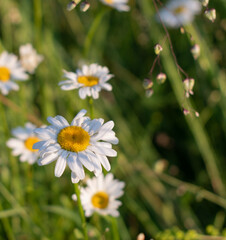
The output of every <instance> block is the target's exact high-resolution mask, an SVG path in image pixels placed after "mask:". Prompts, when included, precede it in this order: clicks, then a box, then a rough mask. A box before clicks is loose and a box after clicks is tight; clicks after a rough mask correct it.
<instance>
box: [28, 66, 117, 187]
mask: <svg viewBox="0 0 226 240" xmlns="http://www.w3.org/2000/svg"><path fill="white" fill-rule="evenodd" d="M96 68H97V66H96V65H93V67H92V71H95V69H96ZM87 71H88V70H87ZM85 114H86V110H81V111H80V112H79V113H78V114H77V115H76V116H75V117H74V119H73V120H72V122H71V124H70V125H69V123H68V122H67V120H66V119H65V118H63V117H62V116H56V117H49V118H48V121H49V123H50V124H51V125H49V126H47V127H45V128H38V129H36V130H35V133H36V134H37V136H38V137H39V136H40V137H42V140H44V141H40V142H37V143H35V144H34V145H33V149H38V150H39V152H38V153H39V160H38V163H39V165H46V164H49V163H51V162H53V161H55V160H57V163H56V166H55V175H56V176H57V177H60V176H61V175H62V174H63V171H64V169H65V167H66V164H68V166H69V168H70V170H71V171H72V174H71V180H72V182H73V183H75V182H78V181H79V180H81V179H84V178H85V171H84V167H85V168H87V169H88V170H89V171H91V172H94V174H95V175H96V176H99V175H100V174H101V173H102V165H103V167H104V168H105V169H106V170H108V171H109V170H110V168H111V166H110V164H109V161H108V159H107V156H110V157H113V156H116V155H117V152H116V151H115V150H113V149H112V143H116V142H117V141H116V140H117V138H116V137H115V133H114V132H113V130H112V128H113V127H114V123H113V121H109V122H107V123H106V124H104V120H103V119H101V118H100V119H94V120H91V119H90V118H89V117H86V116H85ZM103 124H104V125H103ZM105 134H106V136H105ZM107 135H108V136H107ZM98 136H99V138H98ZM105 137H106V139H109V141H108V140H103V139H104V138H105ZM100 138H102V139H100ZM99 140H101V141H99ZM101 164H102V165H101Z"/></svg>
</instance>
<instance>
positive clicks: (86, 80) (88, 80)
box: [78, 76, 99, 87]
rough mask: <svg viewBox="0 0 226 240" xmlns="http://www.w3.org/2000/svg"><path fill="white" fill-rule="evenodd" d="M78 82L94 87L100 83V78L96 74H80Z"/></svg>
mask: <svg viewBox="0 0 226 240" xmlns="http://www.w3.org/2000/svg"><path fill="white" fill-rule="evenodd" d="M78 82H79V83H82V84H84V86H85V87H92V86H95V85H97V84H98V82H99V78H98V77H94V76H78Z"/></svg>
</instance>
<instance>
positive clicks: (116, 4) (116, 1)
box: [100, 0, 130, 12]
mask: <svg viewBox="0 0 226 240" xmlns="http://www.w3.org/2000/svg"><path fill="white" fill-rule="evenodd" d="M100 1H101V2H102V3H104V4H105V5H108V6H110V7H113V8H115V9H117V10H118V11H120V12H121V11H125V12H127V11H129V10H130V7H129V6H128V5H127V4H128V0H100Z"/></svg>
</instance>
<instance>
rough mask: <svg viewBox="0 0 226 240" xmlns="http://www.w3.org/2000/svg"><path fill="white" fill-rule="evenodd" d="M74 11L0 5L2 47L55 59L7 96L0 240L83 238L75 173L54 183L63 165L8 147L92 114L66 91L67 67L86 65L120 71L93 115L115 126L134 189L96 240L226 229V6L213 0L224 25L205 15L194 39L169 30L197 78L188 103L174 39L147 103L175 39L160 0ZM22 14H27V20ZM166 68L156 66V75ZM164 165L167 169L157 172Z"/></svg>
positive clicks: (94, 230) (121, 168)
mask: <svg viewBox="0 0 226 240" xmlns="http://www.w3.org/2000/svg"><path fill="white" fill-rule="evenodd" d="M67 4H68V2H67V1H66V0H54V1H53V0H50V1H41V0H34V1H27V0H21V1H14V0H7V1H5V0H0V52H2V51H3V50H6V51H8V52H13V53H15V54H17V55H18V51H19V47H20V46H21V45H22V44H26V43H32V44H33V46H34V47H35V48H36V49H37V51H38V52H39V53H40V54H42V55H44V61H43V62H42V63H41V64H40V66H39V67H38V68H37V70H36V72H35V74H34V75H33V76H31V77H30V79H29V80H28V81H27V82H23V83H19V85H20V90H19V91H18V92H16V91H12V92H10V94H9V95H8V96H5V97H3V96H1V98H0V123H1V124H0V136H1V138H0V239H18V240H20V239H21V240H22V239H42V240H46V239H56V240H57V239H59V240H61V239H68V240H70V239H83V238H82V224H81V220H80V217H79V211H78V207H77V204H76V203H75V202H74V201H72V199H71V196H72V194H73V193H74V186H73V184H72V183H71V181H70V171H69V169H66V171H65V172H64V174H63V176H62V177H61V178H55V176H54V165H55V164H54V163H52V164H49V165H48V166H44V167H40V166H38V165H37V164H34V165H28V164H27V163H21V162H19V160H18V158H17V157H13V156H12V154H11V150H10V149H8V148H7V147H6V141H7V140H8V139H9V138H10V137H11V130H12V129H13V128H15V127H18V126H24V124H25V122H27V121H33V122H34V123H36V124H37V125H41V124H47V121H46V119H47V117H48V116H52V117H53V116H56V115H62V116H64V117H65V118H66V119H68V121H69V122H70V121H71V120H72V119H73V117H74V116H75V114H77V113H78V112H79V111H80V110H81V109H83V108H85V109H87V110H88V111H90V104H89V102H88V101H87V100H81V99H80V98H79V95H78V91H77V90H73V91H67V92H66V91H62V90H61V89H60V87H59V86H58V83H59V82H60V81H62V76H63V72H62V69H65V70H67V71H75V69H77V68H78V67H80V66H81V65H82V64H83V63H86V64H90V63H98V64H100V65H103V66H107V67H108V68H109V70H110V72H111V73H113V74H114V78H112V79H111V80H110V83H111V84H112V86H113V91H112V92H106V91H103V92H101V97H100V98H99V99H97V100H95V101H94V102H93V110H94V111H93V118H103V119H104V120H105V121H109V120H113V121H114V122H115V127H114V131H115V132H116V135H117V137H118V138H119V144H118V145H117V146H116V147H115V149H116V150H117V152H118V157H117V158H112V159H110V163H111V167H112V169H111V172H112V173H113V174H114V175H115V177H116V178H118V179H120V181H124V182H125V183H126V187H125V193H124V196H123V197H122V198H121V199H120V200H121V201H122V206H121V207H120V208H119V211H120V214H121V215H120V217H119V218H116V220H114V219H113V220H112V219H111V218H110V217H102V216H99V215H97V214H95V215H94V216H93V217H91V218H88V219H87V228H88V232H89V234H90V239H123V240H127V239H128V240H129V239H136V236H137V235H138V234H139V233H140V232H144V233H145V235H146V236H147V239H150V238H151V237H152V238H154V237H156V236H157V233H158V232H159V231H163V230H165V229H171V228H173V227H174V226H177V227H178V228H180V229H182V230H183V232H187V231H188V230H189V229H193V230H196V231H197V232H198V233H199V234H200V236H201V235H202V236H203V235H205V234H206V231H205V229H206V226H207V225H209V224H213V225H214V226H215V227H216V228H217V229H219V231H220V233H222V230H223V228H224V227H225V213H224V210H225V208H226V199H225V197H226V196H225V191H226V188H225V183H226V182H225V181H226V179H225V174H224V172H225V170H226V168H225V140H226V139H225V131H226V125H225V116H226V115H225V113H226V107H225V104H226V101H225V99H226V90H225V89H226V88H225V44H224V42H225V31H226V30H225V29H226V27H225V19H224V16H225V13H226V5H225V2H224V1H223V0H221V1H210V7H214V8H216V10H217V20H216V21H215V22H214V23H211V22H210V21H209V20H208V19H206V18H205V16H204V15H203V14H200V16H198V17H197V18H196V21H195V22H194V23H192V25H189V26H187V27H186V28H185V30H186V31H187V33H185V34H181V33H180V30H179V29H175V30H174V29H169V34H170V36H171V40H172V44H173V47H174V51H175V55H176V57H177V60H178V62H179V64H180V66H182V67H183V69H184V70H185V71H186V72H187V73H188V74H189V76H190V77H193V78H194V79H195V87H194V93H195V94H194V96H193V97H191V98H189V99H186V100H184V99H185V98H184V91H183V85H182V80H184V78H183V77H182V76H181V75H180V74H178V69H177V66H176V65H175V61H174V59H173V56H172V52H171V50H170V46H169V42H168V41H165V43H164V44H163V49H164V50H163V52H162V53H161V56H160V62H161V66H162V71H163V72H164V73H166V75H167V80H166V82H165V83H164V84H162V85H158V84H156V83H154V87H153V89H154V94H153V95H152V96H151V97H150V98H146V96H145V90H144V89H143V86H142V84H143V79H144V78H146V77H148V73H149V71H150V68H151V66H152V63H153V61H154V59H155V57H156V56H155V53H154V50H153V48H154V45H155V44H157V43H161V44H162V43H163V42H164V37H165V32H164V29H163V28H162V26H161V24H160V23H159V22H157V21H156V10H155V8H154V5H153V1H148V0H142V1H130V6H131V11H130V12H123V13H122V12H118V11H116V10H113V9H111V8H108V7H106V6H104V5H103V4H101V3H100V2H99V1H92V2H91V7H90V9H89V10H88V11H87V12H86V13H82V12H80V11H79V9H78V8H75V9H74V10H73V11H71V12H68V11H67V10H66V6H67ZM13 9H14V13H12V11H13ZM15 9H16V10H15ZM15 11H19V12H18V16H19V17H18V16H17V18H16V20H15V19H12V14H14V15H13V16H14V17H15ZM189 34H191V35H192V37H193V38H192V40H191V38H190V36H189ZM194 43H198V44H199V45H200V47H201V55H200V58H198V59H197V60H194V59H193V57H192V55H191V53H190V48H191V47H192V45H193V44H194ZM159 72H160V68H159V66H158V65H156V68H155V70H154V73H153V76H156V75H157V74H158V73H159ZM153 80H154V79H153ZM154 81H155V80H154ZM184 105H185V106H188V105H191V106H192V108H193V109H195V110H196V111H198V112H199V113H200V117H199V118H196V117H195V116H194V115H190V116H184V115H183V109H182V108H183V106H184ZM90 114H91V113H90V112H88V115H89V116H90ZM163 160H166V161H165V163H166V162H167V164H166V166H165V165H164V166H163V169H160V171H159V172H158V169H159V168H158V167H159V166H160V165H158V164H161V163H163V162H164V161H163ZM160 168H161V166H160ZM156 169H157V170H156ZM87 174H88V172H87ZM90 176H93V174H91V175H90ZM117 229H118V230H117ZM116 232H118V234H119V236H117V234H116ZM207 233H208V232H207ZM222 234H223V233H222ZM157 239H158V238H157ZM200 239H203V238H200Z"/></svg>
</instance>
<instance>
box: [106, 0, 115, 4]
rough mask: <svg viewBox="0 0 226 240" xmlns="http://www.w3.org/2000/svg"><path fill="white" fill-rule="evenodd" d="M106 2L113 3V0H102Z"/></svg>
mask: <svg viewBox="0 0 226 240" xmlns="http://www.w3.org/2000/svg"><path fill="white" fill-rule="evenodd" d="M104 1H105V2H106V3H108V4H112V3H113V0H104Z"/></svg>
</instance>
